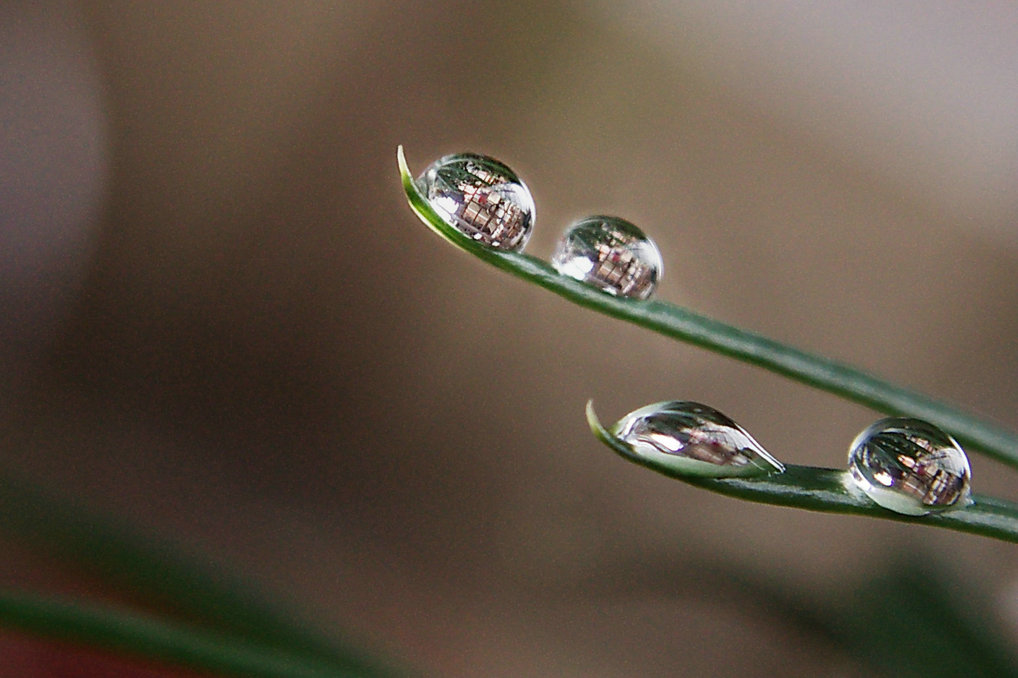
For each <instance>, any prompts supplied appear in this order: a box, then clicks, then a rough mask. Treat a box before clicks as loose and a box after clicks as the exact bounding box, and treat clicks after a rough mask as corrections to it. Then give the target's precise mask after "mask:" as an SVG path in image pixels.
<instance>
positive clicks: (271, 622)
mask: <svg viewBox="0 0 1018 678" xmlns="http://www.w3.org/2000/svg"><path fill="white" fill-rule="evenodd" d="M0 515H3V516H4V520H3V524H2V529H3V530H4V531H6V532H8V533H10V534H11V535H13V536H15V537H17V538H19V539H21V540H22V541H24V542H25V543H27V544H28V545H30V546H32V547H33V548H35V549H38V550H40V551H43V552H48V553H50V554H52V555H54V556H56V557H58V558H60V559H62V560H64V561H65V562H68V563H73V564H74V566H76V567H79V568H81V569H82V570H84V571H87V572H89V573H91V574H93V575H95V576H98V577H100V578H101V579H103V580H105V581H109V582H112V583H114V584H117V585H119V586H122V587H125V588H126V589H127V590H129V591H131V592H132V593H133V594H135V595H137V596H139V597H140V598H142V599H144V600H147V601H150V602H152V603H155V604H157V605H160V606H162V607H165V608H167V609H170V610H174V611H176V612H178V613H180V614H184V615H188V616H192V617H195V618H199V619H201V620H203V621H206V622H209V623H211V624H214V625H215V626H216V627H218V628H219V629H221V630H222V631H225V632H228V633H233V634H237V635H241V636H243V637H245V638H247V639H248V640H249V641H252V642H257V643H260V644H262V645H265V646H271V647H276V648H279V649H281V650H284V651H288V652H294V653H299V654H304V655H311V656H315V657H318V658H319V659H320V660H321V661H322V662H323V663H325V664H327V665H330V666H332V667H333V668H335V669H336V670H341V671H342V670H348V671H351V672H354V673H357V674H358V675H377V676H381V675H394V672H393V671H391V670H389V669H387V668H383V665H382V663H381V662H379V661H377V660H375V659H373V658H370V657H368V656H367V655H366V654H365V653H364V652H363V651H361V650H359V649H355V646H354V645H353V644H352V643H350V642H344V641H342V640H337V639H335V638H334V637H332V636H330V637H325V636H324V635H322V634H321V633H320V632H319V631H317V630H315V629H312V628H311V627H310V626H308V624H307V623H305V622H304V621H302V620H301V619H300V618H299V617H298V616H297V615H296V614H293V613H291V612H289V611H288V610H286V609H285V607H284V606H283V605H281V604H279V603H277V602H275V601H271V600H269V599H268V598H267V597H266V596H265V595H264V594H262V593H260V592H258V591H257V590H256V588H255V587H254V586H252V585H251V584H250V583H249V582H246V581H243V580H241V579H239V578H237V577H235V576H233V575H232V574H230V573H229V572H228V571H227V570H226V569H224V568H223V567H222V566H220V565H218V564H216V563H215V562H213V561H211V560H209V559H207V558H204V557H202V556H199V555H196V554H193V553H187V552H186V550H185V549H184V548H183V547H181V546H179V545H177V544H173V543H170V542H168V541H166V540H160V539H154V538H152V537H150V536H148V535H144V534H141V533H139V532H138V531H137V530H135V529H133V528H131V527H129V526H128V525H126V524H123V523H122V522H121V521H119V520H117V519H115V518H112V517H109V516H102V515H100V514H98V513H95V512H93V511H91V510H89V509H87V508H85V507H82V506H79V505H77V504H75V503H73V502H71V501H68V500H67V499H64V498H62V497H57V496H55V495H53V494H50V493H47V492H43V491H42V490H40V489H38V488H36V487H34V486H32V485H31V484H29V483H27V482H25V481H22V480H19V479H17V478H14V477H12V476H10V475H8V474H0Z"/></svg>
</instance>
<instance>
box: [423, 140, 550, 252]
mask: <svg viewBox="0 0 1018 678" xmlns="http://www.w3.org/2000/svg"><path fill="white" fill-rule="evenodd" d="M417 187H418V189H419V190H420V191H421V193H422V194H424V196H425V197H426V198H427V200H428V202H429V203H430V204H431V206H432V208H434V210H435V211H436V212H438V214H439V215H441V216H442V218H443V219H444V220H445V222H446V223H447V224H449V225H450V226H453V227H454V228H456V229H457V230H459V231H460V232H461V233H464V234H466V235H468V236H470V237H471V238H473V239H474V240H478V241H480V242H483V243H484V244H486V245H488V246H490V247H494V248H496V249H500V250H509V251H512V252H519V251H522V250H523V247H524V246H525V245H526V244H527V240H529V239H530V233H531V231H532V230H533V228H534V199H533V198H532V197H531V196H530V189H528V188H527V187H526V185H525V184H524V183H523V182H522V181H521V180H520V178H519V177H518V176H516V173H515V172H513V171H512V170H511V169H509V168H508V167H506V166H505V165H503V164H502V163H500V162H499V161H498V160H495V159H494V158H489V157H488V156H485V155H477V154H475V153H460V154H457V155H447V156H445V157H444V158H440V159H439V160H436V161H435V162H433V163H432V164H431V165H429V166H428V168H427V169H426V170H424V173H423V174H422V175H421V176H420V178H419V179H417Z"/></svg>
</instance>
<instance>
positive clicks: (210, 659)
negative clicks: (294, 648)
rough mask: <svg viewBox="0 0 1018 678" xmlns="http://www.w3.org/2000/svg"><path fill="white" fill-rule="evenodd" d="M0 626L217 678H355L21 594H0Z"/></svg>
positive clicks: (198, 634)
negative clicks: (347, 677)
mask: <svg viewBox="0 0 1018 678" xmlns="http://www.w3.org/2000/svg"><path fill="white" fill-rule="evenodd" d="M0 626H5V627H7V628H12V629H17V630H20V631H24V632H26V633H30V634H32V635H37V636H42V637H45V638H50V639H54V640H61V641H70V642H74V643H81V644H84V645H88V646H89V647H91V648H100V649H104V650H109V651H113V652H117V653H124V654H131V655H134V656H136V657H140V658H145V659H148V660H154V661H158V662H164V663H167V664H172V665H175V666H179V667H186V668H189V669H197V670H201V671H209V672H212V673H216V674H219V675H230V676H245V677H252V678H324V677H326V676H334V677H336V678H340V677H344V676H349V677H353V676H358V675H361V674H359V673H356V672H354V671H349V670H341V669H337V668H336V667H335V666H333V665H330V664H329V663H327V662H323V661H321V660H318V659H313V658H308V657H305V656H300V655H294V654H289V653H287V652H283V651H280V650H278V649H272V648H264V647H260V646H258V645H255V644H252V643H248V642H243V641H240V640H237V639H235V638H232V637H227V636H221V635H216V634H213V633H209V632H206V631H203V630H198V629H193V628H189V627H186V626H181V625H174V624H168V623H166V622H163V621H158V620H155V619H152V618H149V617H143V616H141V615H138V614H134V613H128V612H124V611H122V610H117V609H114V608H110V607H101V606H97V605H83V604H78V603H71V602H66V601H60V600H55V599H49V598H41V597H38V596H33V595H28V594H24V593H12V592H0Z"/></svg>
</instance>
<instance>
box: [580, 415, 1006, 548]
mask: <svg viewBox="0 0 1018 678" xmlns="http://www.w3.org/2000/svg"><path fill="white" fill-rule="evenodd" d="M587 422H588V423H589V424H590V429H591V431H592V432H593V433H594V435H595V436H597V437H598V439H600V440H601V442H603V443H604V444H605V445H607V446H608V447H610V448H611V449H612V450H614V451H615V452H617V453H618V454H619V456H621V457H623V458H624V459H626V460H628V461H631V462H633V463H635V464H639V465H640V466H645V467H647V468H649V469H652V470H654V471H657V472H658V473H661V474H664V475H666V476H669V477H671V478H677V479H678V480H681V481H683V482H685V483H689V484H690V485H695V486H696V487H701V488H703V489H706V490H711V491H712V492H717V493H719V494H724V495H728V496H730V497H736V498H738V499H746V500H749V501H755V502H760V503H763V504H774V505H776V506H789V507H792V508H799V509H806V510H807V511H822V512H825V513H844V514H850V515H861V516H868V517H870V518H883V519H885V520H897V521H900V522H903V523H915V524H921V525H930V526H933V527H943V528H946V529H948V530H957V531H958V532H969V533H971V534H978V535H981V536H984V537H992V538H994V539H1000V540H1003V541H1010V542H1015V543H1018V504H1014V503H1012V502H1009V501H1005V500H1003V499H996V498H994V497H986V496H982V495H973V497H972V503H971V504H969V505H968V506H963V507H959V508H953V509H949V510H945V511H942V512H940V513H931V514H929V515H925V516H906V515H902V514H900V513H895V512H894V511H890V510H888V509H885V508H883V507H881V506H878V505H877V504H875V503H873V502H872V501H871V500H870V499H869V498H868V497H866V496H865V495H864V494H862V493H857V492H854V491H852V490H850V489H849V487H850V485H849V483H848V482H847V481H848V472H847V471H841V470H838V469H830V468H818V467H816V466H797V465H794V464H793V465H789V466H786V467H785V470H784V472H782V473H772V474H769V475H761V476H754V477H750V478H704V477H694V476H688V475H683V474H681V473H679V472H677V471H676V470H675V469H673V468H670V467H668V466H664V465H661V464H659V463H656V462H655V461H654V460H652V459H648V458H645V457H640V456H637V455H636V454H634V453H633V451H632V450H630V449H629V447H628V446H626V445H625V444H624V443H622V442H621V441H619V440H618V439H617V438H615V436H613V435H612V434H611V433H609V432H608V431H607V430H606V429H605V428H604V426H602V425H601V422H600V421H598V419H597V415H596V414H594V409H593V406H592V405H591V403H587Z"/></svg>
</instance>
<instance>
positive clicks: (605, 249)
mask: <svg viewBox="0 0 1018 678" xmlns="http://www.w3.org/2000/svg"><path fill="white" fill-rule="evenodd" d="M551 265H552V266H554V267H555V270H556V271H558V272H559V273H561V274H562V275H567V276H569V277H570V278H575V279H576V280H582V281H583V282H586V283H589V284H591V285H594V286H595V287H600V288H601V289H602V290H604V291H605V292H608V293H609V294H614V295H616V296H620V297H632V298H634V299H646V298H647V297H649V296H650V295H651V293H653V291H654V288H655V287H656V286H657V281H658V279H660V278H661V272H662V271H663V269H664V263H663V262H662V261H661V252H660V251H659V250H658V248H657V245H655V244H654V241H653V240H651V239H650V238H648V237H647V236H646V235H645V234H644V232H643V231H641V230H640V229H639V228H637V227H636V226H634V225H633V224H631V223H629V222H628V221H626V220H625V219H620V218H618V217H606V216H596V217H587V218H586V219H580V220H579V221H577V222H576V223H574V224H573V225H572V226H570V227H569V228H568V229H567V230H566V232H565V234H564V235H563V236H562V240H561V241H559V244H558V248H557V249H556V250H555V254H554V256H553V257H552V259H551Z"/></svg>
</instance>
